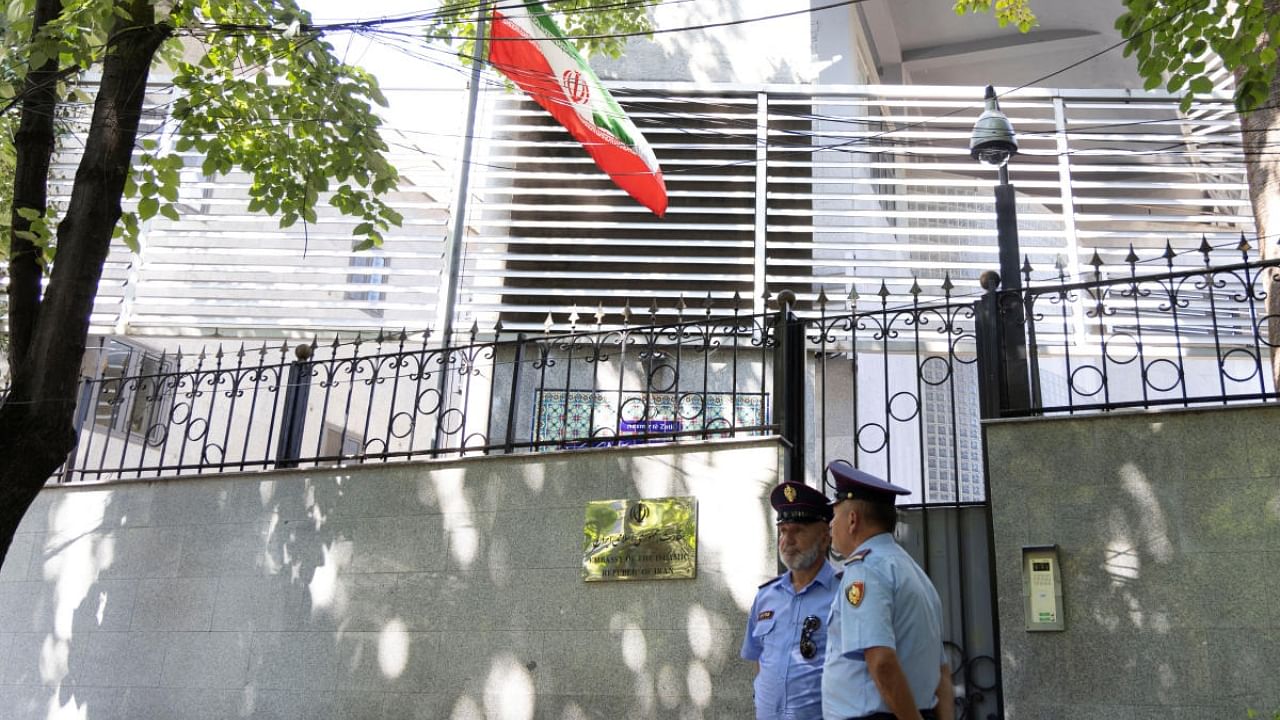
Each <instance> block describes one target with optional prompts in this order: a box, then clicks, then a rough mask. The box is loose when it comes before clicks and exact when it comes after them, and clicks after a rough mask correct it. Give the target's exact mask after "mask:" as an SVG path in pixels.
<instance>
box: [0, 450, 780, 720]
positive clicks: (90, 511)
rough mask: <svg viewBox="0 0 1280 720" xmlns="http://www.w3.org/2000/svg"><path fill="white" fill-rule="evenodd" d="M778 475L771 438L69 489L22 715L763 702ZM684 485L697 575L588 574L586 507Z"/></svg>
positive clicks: (588, 711) (22, 675)
mask: <svg viewBox="0 0 1280 720" xmlns="http://www.w3.org/2000/svg"><path fill="white" fill-rule="evenodd" d="M777 472H778V446H777V443H776V441H774V440H771V439H770V440H754V441H719V442H712V443H701V444H698V445H696V446H683V447H682V446H669V447H661V448H654V447H649V448H629V449H610V450H584V451H576V452H560V453H544V454H539V455H520V456H510V457H496V458H477V459H465V460H456V461H435V462H416V463H401V464H389V465H382V464H379V465H366V466H362V467H353V468H341V469H337V468H334V469H323V470H295V471H282V472H276V473H271V474H244V475H235V476H215V477H203V478H188V479H183V480H172V481H169V480H165V481H133V482H117V483H110V484H103V485H97V486H79V487H54V488H50V489H47V490H45V491H44V492H43V493H42V494H41V496H40V498H39V500H38V501H37V503H36V505H35V506H34V507H33V508H32V509H31V512H30V513H28V516H27V518H26V520H25V522H24V524H23V526H22V528H21V530H20V532H19V535H18V537H17V539H16V541H15V543H14V545H13V547H12V549H11V550H10V553H9V557H8V559H7V560H6V562H5V564H4V566H3V570H2V571H0V707H2V708H5V710H4V712H3V717H4V718H6V720H26V719H28V718H30V719H33V720H34V719H36V718H39V719H41V720H45V719H47V718H64V717H66V718H71V717H74V718H81V719H82V720H106V719H108V718H110V719H116V718H119V719H125V718H127V719H128V720H147V719H149V718H156V719H161V718H163V719H166V720H168V719H171V718H183V720H201V719H208V720H215V719H216V720H225V719H227V718H290V719H294V718H296V719H298V720H301V719H303V718H306V719H308V720H309V719H311V718H324V719H325V720H331V719H332V720H338V719H342V720H347V719H352V720H354V719H359V720H365V719H375V718H376V719H382V718H386V719H388V720H389V719H391V718H396V719H401V718H458V719H459V720H462V719H466V718H502V719H503V720H533V719H534V718H539V719H541V718H546V719H548V720H550V719H553V718H554V719H557V720H559V719H563V720H577V719H579V718H610V719H611V720H612V719H613V718H668V717H670V718H676V717H679V718H722V717H723V718H727V717H747V716H749V715H750V713H751V685H750V680H751V670H750V665H749V664H748V663H746V662H743V661H742V660H740V659H739V658H738V648H739V645H740V643H741V639H742V638H741V633H742V627H743V624H744V622H745V613H746V610H747V609H748V608H749V607H750V603H751V600H752V598H753V596H754V593H755V589H756V585H757V584H759V583H760V582H761V581H763V580H764V579H766V578H768V577H771V576H772V575H773V574H774V573H775V570H774V568H775V565H774V562H775V561H774V551H773V549H772V544H773V523H772V515H771V510H770V508H769V505H768V498H767V495H768V491H769V489H770V488H771V486H772V485H773V484H774V483H776V482H777ZM669 495H694V496H696V497H697V498H698V514H699V528H698V530H699V536H698V541H699V549H698V575H697V578H696V580H675V581H648V582H618V583H602V584H596V583H592V584H586V583H584V582H583V581H582V580H581V551H582V527H583V519H584V504H585V503H586V502H587V501H588V500H601V499H612V498H642V497H662V496H669Z"/></svg>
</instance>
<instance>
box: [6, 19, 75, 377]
mask: <svg viewBox="0 0 1280 720" xmlns="http://www.w3.org/2000/svg"><path fill="white" fill-rule="evenodd" d="M61 12H62V0H36V8H35V17H34V18H33V21H32V23H31V37H32V39H35V37H36V36H37V35H38V34H39V32H40V30H41V29H42V28H44V26H45V25H46V24H48V23H49V22H51V21H53V20H55V19H57V17H58V14H59V13H61ZM57 104H58V59H57V58H56V57H54V58H50V59H49V61H48V62H46V63H45V64H44V65H41V66H40V67H38V68H32V69H31V71H30V72H29V73H28V74H27V79H26V82H25V83H23V87H22V116H21V118H20V119H19V121H18V132H17V133H16V134H15V135H14V138H13V147H14V150H15V151H16V157H15V164H14V173H13V203H12V206H11V207H12V210H11V218H10V222H11V225H10V228H11V231H10V237H9V367H10V368H17V367H18V366H19V365H21V364H22V362H23V359H24V358H25V356H26V352H27V349H28V348H30V347H31V334H32V332H34V330H35V325H36V317H37V316H38V313H39V307H40V280H41V279H42V278H43V276H44V270H43V268H41V266H40V254H41V253H40V249H39V248H37V247H36V246H35V245H34V244H33V243H32V242H31V241H29V240H24V239H22V238H20V237H18V233H19V232H22V231H25V230H27V229H29V228H30V227H31V222H30V221H29V220H27V219H26V218H24V217H22V216H21V215H19V214H18V211H19V210H21V209H24V208H29V209H32V210H38V211H39V212H41V213H44V211H45V208H46V206H47V204H48V192H49V161H50V158H51V157H52V156H53V111H54V109H55V108H56V107H57Z"/></svg>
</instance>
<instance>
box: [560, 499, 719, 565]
mask: <svg viewBox="0 0 1280 720" xmlns="http://www.w3.org/2000/svg"><path fill="white" fill-rule="evenodd" d="M697 570H698V501H697V499H696V498H691V497H672V498H653V499H649V500H595V501H592V502H589V503H587V517H586V522H585V523H584V524H583V540H582V579H583V580H586V581H587V582H602V581H609V580H674V579H677V578H691V577H694V575H696V574H697Z"/></svg>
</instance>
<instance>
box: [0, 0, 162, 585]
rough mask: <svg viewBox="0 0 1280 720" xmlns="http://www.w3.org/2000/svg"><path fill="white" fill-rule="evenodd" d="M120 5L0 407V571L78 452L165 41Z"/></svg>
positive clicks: (134, 5) (144, 12)
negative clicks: (78, 411)
mask: <svg viewBox="0 0 1280 720" xmlns="http://www.w3.org/2000/svg"><path fill="white" fill-rule="evenodd" d="M120 5H121V7H122V8H123V9H124V11H125V13H126V14H128V15H129V16H130V17H131V18H132V19H131V20H127V19H126V20H119V21H117V24H116V30H115V32H113V34H112V37H111V39H110V40H108V44H109V46H110V47H109V50H108V52H107V55H106V57H105V58H104V60H103V64H102V80H101V83H100V85H99V88H98V96H97V99H96V101H95V103H94V108H93V119H92V121H91V124H90V127H89V135H88V138H87V139H86V141H85V148H84V156H83V158H82V159H81V161H80V167H79V169H78V170H77V171H76V178H75V184H74V186H73V187H72V190H71V201H70V203H69V204H68V206H67V212H66V215H65V216H64V218H63V220H62V222H61V223H60V224H59V225H58V255H57V260H56V261H55V262H54V265H53V272H52V274H51V276H50V279H49V285H48V288H47V290H46V292H45V295H44V298H43V299H42V300H41V301H40V303H39V306H38V313H37V317H36V320H35V323H34V330H33V332H32V335H31V343H30V348H29V349H28V351H27V352H26V353H25V354H24V355H23V356H22V357H23V358H25V361H24V362H22V363H21V364H20V365H19V366H18V367H17V368H15V369H14V374H13V385H12V386H11V388H10V392H9V396H8V398H6V400H5V403H4V405H3V406H0V563H2V562H3V557H4V555H7V554H8V551H9V545H10V543H11V542H12V541H13V535H14V533H15V532H16V531H17V529H18V523H19V522H21V520H22V516H23V515H24V514H25V513H26V510H27V508H28V507H29V506H30V505H31V502H32V501H34V500H35V498H36V496H37V495H38V494H39V493H40V489H41V488H42V487H43V486H44V483H45V481H46V480H47V479H48V478H49V476H50V475H52V474H53V472H54V471H55V470H56V469H57V468H58V466H59V465H60V464H61V463H62V462H63V461H64V460H65V459H66V457H67V453H69V452H70V451H71V449H72V448H73V447H74V446H75V442H76V438H75V433H74V431H73V429H72V426H73V420H74V415H75V407H76V388H77V385H78V383H79V376H80V363H81V359H82V357H83V355H84V348H85V342H86V340H87V338H88V333H89V314H90V312H92V310H93V299H94V296H95V295H96V293H97V289H98V281H99V280H100V279H101V277H102V266H103V263H104V262H105V261H106V258H107V252H108V250H109V249H110V247H111V233H112V230H113V228H114V227H115V225H116V222H117V221H118V220H119V219H120V201H121V197H122V195H123V193H124V184H125V180H126V178H127V177H128V175H129V172H130V168H131V158H132V155H133V147H134V142H135V140H136V139H137V134H138V122H139V119H140V118H141V115H142V103H143V99H144V97H145V95H146V87H147V77H148V75H149V74H150V70H151V62H152V59H153V57H154V56H155V53H156V50H157V49H158V48H159V47H160V44H161V43H162V42H164V40H165V39H166V38H167V37H168V36H169V34H170V32H171V29H170V28H169V27H168V26H167V25H156V24H155V22H154V17H155V16H154V10H153V8H152V7H151V4H150V1H149V0H128V1H127V2H123V3H121V4H120ZM27 112H29V108H28V107H26V106H24V107H23V114H24V116H25V114H26V113H27ZM10 311H11V313H12V312H13V311H14V309H13V308H11V309H10Z"/></svg>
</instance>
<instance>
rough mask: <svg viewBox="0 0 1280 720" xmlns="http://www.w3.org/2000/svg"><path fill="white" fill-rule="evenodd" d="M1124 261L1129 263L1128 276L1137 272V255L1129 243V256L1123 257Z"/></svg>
mask: <svg viewBox="0 0 1280 720" xmlns="http://www.w3.org/2000/svg"><path fill="white" fill-rule="evenodd" d="M1124 261H1125V262H1127V263H1129V274H1131V275H1132V274H1134V273H1136V272H1138V267H1137V266H1138V253H1136V252H1134V251H1133V243H1129V254H1128V255H1125V256H1124Z"/></svg>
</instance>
